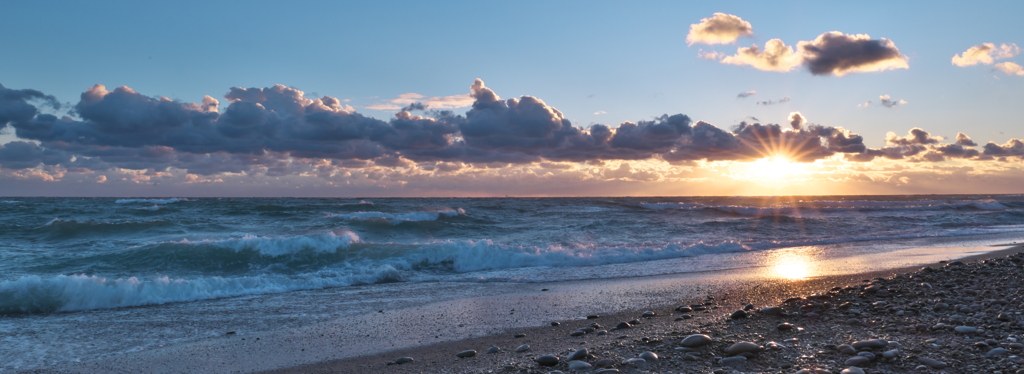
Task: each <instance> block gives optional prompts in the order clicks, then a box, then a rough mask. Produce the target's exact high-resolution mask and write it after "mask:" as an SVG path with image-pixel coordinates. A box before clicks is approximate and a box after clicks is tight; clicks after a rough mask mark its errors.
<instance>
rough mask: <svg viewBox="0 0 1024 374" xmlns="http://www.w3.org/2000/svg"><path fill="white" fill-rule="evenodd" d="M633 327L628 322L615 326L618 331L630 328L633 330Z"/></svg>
mask: <svg viewBox="0 0 1024 374" xmlns="http://www.w3.org/2000/svg"><path fill="white" fill-rule="evenodd" d="M631 327H633V326H632V325H630V324H629V322H626V321H622V322H619V324H617V325H615V328H616V329H628V328H631Z"/></svg>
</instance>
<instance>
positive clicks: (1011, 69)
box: [995, 62, 1024, 75]
mask: <svg viewBox="0 0 1024 374" xmlns="http://www.w3.org/2000/svg"><path fill="white" fill-rule="evenodd" d="M995 68H996V70H999V71H1001V72H1003V73H1006V75H1024V68H1021V66H1020V65H1017V64H1015V63H1012V62H1003V63H999V64H996V65H995Z"/></svg>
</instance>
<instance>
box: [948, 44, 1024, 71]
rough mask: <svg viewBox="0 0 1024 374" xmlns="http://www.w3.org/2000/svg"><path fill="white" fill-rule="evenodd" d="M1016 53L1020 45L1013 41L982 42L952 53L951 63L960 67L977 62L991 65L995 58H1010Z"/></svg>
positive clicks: (1018, 51) (1018, 52)
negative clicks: (998, 42) (1008, 42)
mask: <svg viewBox="0 0 1024 374" xmlns="http://www.w3.org/2000/svg"><path fill="white" fill-rule="evenodd" d="M1018 54H1020V47H1018V46H1017V45H1016V44H1013V43H1010V44H1005V43H1004V44H1000V45H999V46H996V45H995V44H994V43H982V44H979V45H976V46H973V47H971V48H968V49H967V50H966V51H964V52H963V53H961V54H959V55H953V60H952V63H953V65H956V66H961V67H963V66H971V65H977V64H984V65H992V64H993V63H994V62H995V60H1002V59H1007V58H1011V57H1013V56H1016V55H1018Z"/></svg>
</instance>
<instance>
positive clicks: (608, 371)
mask: <svg viewBox="0 0 1024 374" xmlns="http://www.w3.org/2000/svg"><path fill="white" fill-rule="evenodd" d="M618 372H619V369H601V370H598V371H596V372H595V373H597V374H612V373H618Z"/></svg>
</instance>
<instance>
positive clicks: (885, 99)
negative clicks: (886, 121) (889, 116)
mask: <svg viewBox="0 0 1024 374" xmlns="http://www.w3.org/2000/svg"><path fill="white" fill-rule="evenodd" d="M878 100H879V103H880V104H882V106H884V107H886V108H892V107H896V106H899V105H903V104H906V103H907V102H906V101H905V100H896V99H893V98H891V97H889V95H882V96H879V97H878ZM869 102H870V101H869Z"/></svg>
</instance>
